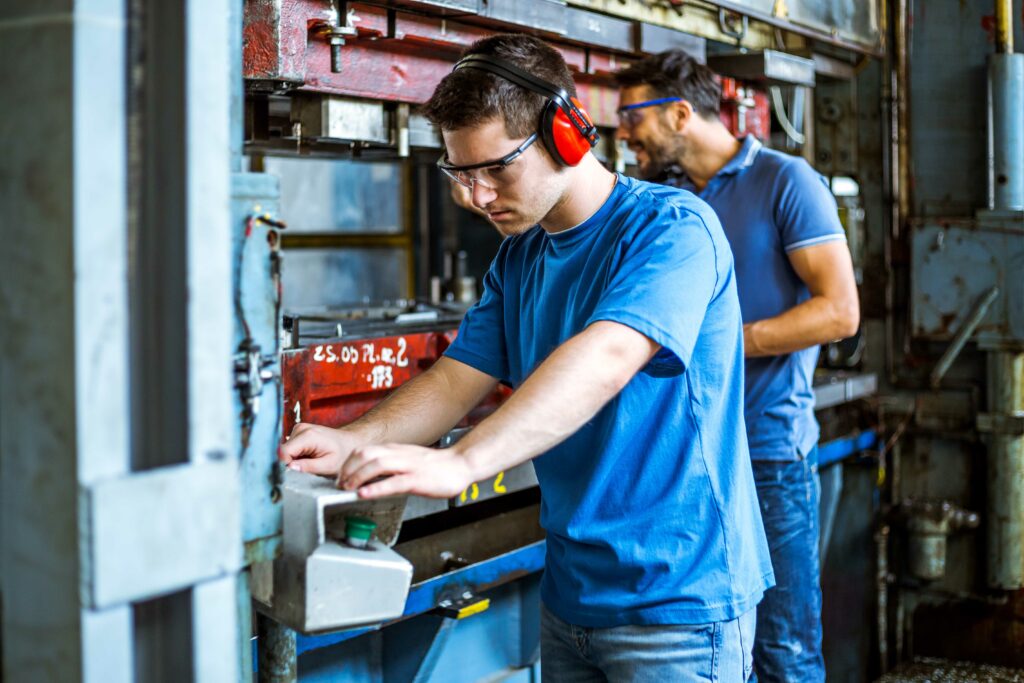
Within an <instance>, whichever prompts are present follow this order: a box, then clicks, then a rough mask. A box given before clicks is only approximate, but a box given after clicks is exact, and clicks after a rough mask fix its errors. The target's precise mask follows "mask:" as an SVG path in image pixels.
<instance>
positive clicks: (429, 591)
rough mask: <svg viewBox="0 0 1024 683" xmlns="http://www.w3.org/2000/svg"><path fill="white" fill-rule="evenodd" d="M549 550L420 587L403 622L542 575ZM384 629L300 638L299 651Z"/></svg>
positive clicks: (533, 548) (535, 547)
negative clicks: (468, 594)
mask: <svg viewBox="0 0 1024 683" xmlns="http://www.w3.org/2000/svg"><path fill="white" fill-rule="evenodd" d="M545 548H546V542H545V541H537V542H536V543H532V544H530V545H528V546H524V547H522V548H519V549H517V550H513V551H512V552H510V553H505V554H504V555H499V556H498V557H495V558H492V559H490V560H486V561H484V562H480V563H478V564H474V565H471V566H469V567H465V568H464V569H458V570H456V571H453V572H449V573H448V574H444V575H442V576H438V577H437V578H434V579H430V580H429V581H424V582H423V583H419V584H416V585H415V586H413V587H412V588H411V589H410V590H409V597H408V599H407V600H406V603H405V612H403V615H402V618H403V619H404V618H408V617H410V616H413V615H417V614H422V613H424V612H429V611H430V610H432V609H434V608H435V607H437V605H438V603H439V602H441V600H443V599H444V598H445V596H446V595H448V594H450V593H451V594H456V595H457V594H460V593H461V592H462V591H463V590H467V589H468V590H471V591H473V592H476V593H479V592H481V591H484V590H486V589H487V588H488V587H490V586H494V585H496V584H498V583H501V582H503V581H507V580H509V579H510V578H515V577H517V576H525V575H528V574H532V573H534V572H539V571H540V570H541V569H543V568H544V554H545ZM383 626H386V625H380V626H375V627H372V628H362V629H350V630H347V631H337V632H335V633H327V634H323V635H315V636H304V635H301V634H300V635H299V637H298V644H297V647H296V650H297V652H298V653H299V654H300V655H301V654H302V653H304V652H309V651H310V650H316V649H319V648H323V647H328V646H330V645H335V644H337V643H340V642H343V641H346V640H351V639H352V638H356V637H358V636H361V635H363V634H365V633H369V632H370V631H376V630H379V629H380V628H382V627H383Z"/></svg>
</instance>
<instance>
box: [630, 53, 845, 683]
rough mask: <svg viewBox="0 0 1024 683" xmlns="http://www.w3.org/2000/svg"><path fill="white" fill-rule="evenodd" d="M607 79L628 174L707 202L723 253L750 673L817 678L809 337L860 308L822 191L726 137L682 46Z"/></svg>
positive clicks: (706, 85) (769, 154)
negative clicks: (632, 168) (741, 368)
mask: <svg viewBox="0 0 1024 683" xmlns="http://www.w3.org/2000/svg"><path fill="white" fill-rule="evenodd" d="M617 80H618V82H619V85H620V87H621V92H620V108H619V114H620V126H619V130H618V132H617V137H618V138H619V139H622V140H625V141H626V142H627V143H628V144H629V146H630V148H631V149H632V150H633V151H634V152H635V153H636V157H637V164H638V167H639V170H640V174H641V176H642V177H645V178H648V179H651V180H659V181H660V182H667V183H669V184H672V185H675V186H677V187H682V188H684V189H687V190H690V191H691V192H693V193H695V194H696V195H697V196H698V197H700V198H701V199H703V200H704V201H706V202H708V203H709V204H710V205H711V206H712V208H714V210H715V212H716V213H717V214H718V217H719V218H720V219H721V221H722V227H723V228H724V229H725V234H726V235H727V237H728V238H729V243H730V244H731V245H732V250H733V253H734V255H735V259H736V284H737V287H738V289H739V297H740V306H741V309H742V311H743V321H744V325H743V341H744V347H745V348H744V352H745V356H746V399H745V417H746V423H747V435H748V438H749V441H750V455H751V458H752V459H753V463H754V477H755V479H756V481H757V491H758V497H759V501H760V506H761V513H762V516H763V518H764V524H765V530H766V532H767V534H768V546H769V548H770V550H771V557H772V564H773V566H774V568H775V577H776V581H777V585H776V587H775V588H773V589H772V590H770V591H768V592H767V593H766V594H765V599H764V602H762V604H761V605H760V607H759V608H758V614H757V640H756V642H755V647H754V668H755V671H756V673H757V676H758V679H759V681H761V682H762V683H765V682H767V681H799V682H800V683H811V682H813V681H823V680H824V679H825V670H824V661H823V660H822V656H821V589H820V585H819V574H820V569H819V562H818V533H819V520H818V497H819V487H818V480H817V445H816V444H817V441H818V435H819V429H818V423H817V422H816V421H815V419H814V393H813V389H812V380H813V374H814V367H815V365H816V363H817V359H818V348H819V345H820V344H822V343H825V342H829V341H833V340H836V339H840V338H843V337H847V336H850V335H852V334H854V333H855V332H856V331H857V325H858V323H859V317H860V313H859V304H858V300H857V288H856V283H855V280H854V275H853V266H852V263H851V259H850V253H849V250H848V248H847V246H846V238H845V236H844V233H843V229H842V226H841V225H840V223H839V218H838V212H837V210H836V203H835V199H834V198H833V197H832V194H831V193H830V192H829V189H828V185H827V184H826V182H825V180H824V178H822V177H821V175H819V174H818V173H817V172H816V171H815V170H814V169H813V168H811V166H810V165H809V164H808V163H807V162H806V161H804V160H803V159H801V158H798V157H792V156H788V155H786V154H781V153H779V152H775V151H773V150H769V149H765V148H764V147H763V146H762V144H761V142H759V141H758V140H757V139H756V138H755V137H754V136H752V135H748V136H747V137H745V138H742V139H739V140H737V139H736V138H735V137H733V136H732V134H731V133H730V132H729V131H728V130H727V129H726V128H725V126H724V125H722V123H721V121H720V120H719V118H718V110H719V102H720V99H721V87H720V85H719V82H718V79H717V77H716V76H715V74H714V73H713V72H712V71H711V70H710V69H708V68H707V67H706V66H704V65H702V64H700V63H698V62H697V61H696V60H694V59H693V58H692V57H690V56H689V55H687V54H686V53H685V52H683V51H681V50H670V51H668V52H664V53H661V54H658V55H653V56H651V57H648V58H646V59H643V60H641V61H639V62H636V63H635V64H633V65H632V66H630V67H629V68H628V69H626V70H624V71H622V72H619V74H617Z"/></svg>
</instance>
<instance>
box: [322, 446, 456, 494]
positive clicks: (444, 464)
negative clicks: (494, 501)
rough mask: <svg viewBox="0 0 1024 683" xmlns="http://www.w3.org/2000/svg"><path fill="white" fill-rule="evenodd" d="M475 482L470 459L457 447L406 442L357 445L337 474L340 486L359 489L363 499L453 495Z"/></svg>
mask: <svg viewBox="0 0 1024 683" xmlns="http://www.w3.org/2000/svg"><path fill="white" fill-rule="evenodd" d="M381 477H386V478H385V479H381ZM375 480H379V481H375ZM473 481H474V476H473V472H472V470H471V468H470V463H469V460H468V459H467V458H465V457H463V456H462V455H460V454H459V453H458V452H457V451H456V450H455V449H452V448H444V449H436V448H424V447H423V446H408V445H403V444H381V445H379V446H364V447H362V448H357V449H355V450H354V451H353V452H352V455H351V456H350V457H349V458H348V459H347V460H346V461H345V463H344V464H343V465H342V466H341V471H340V472H339V473H338V488H342V489H347V490H349V491H353V490H355V491H358V493H359V497H360V498H381V497H383V496H395V495H403V494H412V495H416V496H427V497H429V498H454V497H455V496H457V495H459V493H460V492H461V491H463V490H464V489H465V488H466V487H467V486H469V485H470V484H472V483H473ZM368 482H370V483H368Z"/></svg>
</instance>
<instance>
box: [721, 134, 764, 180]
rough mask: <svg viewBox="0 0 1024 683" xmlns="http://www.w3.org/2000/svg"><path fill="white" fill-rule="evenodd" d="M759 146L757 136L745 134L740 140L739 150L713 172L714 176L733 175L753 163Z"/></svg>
mask: <svg viewBox="0 0 1024 683" xmlns="http://www.w3.org/2000/svg"><path fill="white" fill-rule="evenodd" d="M761 147H762V145H761V141H760V140H758V139H757V137H755V136H753V135H747V136H746V137H744V138H743V140H742V143H741V145H740V151H738V152H736V155H735V156H734V157H733V158H732V159H730V160H729V161H728V163H726V165H725V166H723V167H722V169H721V170H720V171H719V172H718V173H716V174H715V177H718V176H723V175H733V174H735V173H739V172H741V171H743V170H745V169H747V168H750V167H751V166H753V165H754V159H756V158H757V153H758V152H760V151H761Z"/></svg>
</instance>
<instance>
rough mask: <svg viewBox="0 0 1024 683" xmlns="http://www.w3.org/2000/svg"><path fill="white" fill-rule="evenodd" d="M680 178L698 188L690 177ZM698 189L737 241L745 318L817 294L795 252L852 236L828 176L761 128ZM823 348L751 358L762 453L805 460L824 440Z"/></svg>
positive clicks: (756, 450)
mask: <svg viewBox="0 0 1024 683" xmlns="http://www.w3.org/2000/svg"><path fill="white" fill-rule="evenodd" d="M677 185H678V186H679V187H682V188H684V189H687V190H691V191H696V190H695V189H694V186H693V185H692V184H691V183H689V182H687V181H685V180H684V181H682V182H679V183H677ZM697 196H698V197H700V198H701V199H703V200H704V201H706V202H707V203H708V204H710V205H711V207H712V208H713V209H714V210H715V213H717V214H718V218H719V219H720V220H721V221H722V227H723V228H724V229H725V234H726V236H727V237H728V238H729V244H730V245H732V252H733V255H734V257H735V259H736V284H737V287H738V288H739V294H740V308H741V309H742V311H743V321H744V322H755V321H757V320H763V319H765V318H772V317H775V316H777V315H779V314H780V313H783V312H784V311H787V310H789V309H790V308H793V307H794V306H796V305H797V304H799V303H802V302H804V301H806V300H807V299H809V298H810V296H811V294H810V292H809V291H808V290H807V285H805V284H804V282H803V280H801V279H800V278H799V276H797V274H796V271H794V270H793V266H792V265H791V264H790V262H789V258H788V256H787V254H789V253H790V252H793V251H796V250H798V249H803V248H805V247H810V246H814V245H816V244H822V243H824V242H831V241H834V240H845V239H846V235H845V233H844V232H843V226H842V224H841V223H840V222H839V212H838V210H837V208H836V200H835V198H834V197H833V196H832V193H831V192H830V191H829V188H828V183H827V182H826V181H825V179H824V178H823V177H822V176H821V175H820V174H819V173H818V172H817V171H815V170H814V169H813V168H811V165H810V164H808V163H807V162H806V161H804V160H803V159H802V158H800V157H794V156H790V155H788V154H783V153H781V152H776V151H774V150H770V149H765V148H764V147H763V146H762V145H761V143H760V142H759V141H758V140H757V138H755V137H754V136H753V135H748V136H747V137H746V138H744V140H743V146H742V147H741V148H740V151H739V152H738V153H737V154H736V156H735V157H733V159H732V160H731V161H729V163H727V164H726V165H725V166H724V167H723V168H722V170H720V171H719V172H718V173H717V174H716V175H715V176H714V177H713V178H712V179H711V180H710V182H708V184H707V186H706V187H705V188H704V190H703V191H701V192H698V193H697ZM818 350H819V347H817V346H812V347H811V348H809V349H804V350H802V351H797V352H796V353H789V354H785V355H782V356H768V357H764V358H748V359H747V368H746V376H747V379H746V405H745V410H744V414H745V416H746V423H747V437H748V439H749V440H750V455H751V457H752V458H753V459H754V460H797V459H799V458H802V457H804V456H805V455H807V454H808V453H809V452H810V450H811V449H812V448H814V444H816V443H817V442H818V436H819V435H820V430H819V428H818V422H817V420H815V419H814V388H813V381H814V367H815V366H816V365H817V364H818Z"/></svg>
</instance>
